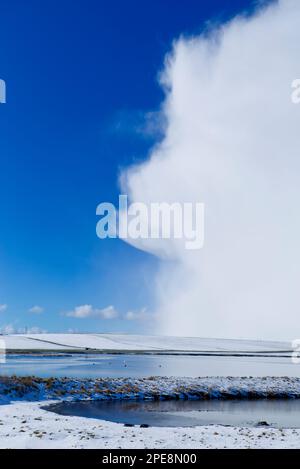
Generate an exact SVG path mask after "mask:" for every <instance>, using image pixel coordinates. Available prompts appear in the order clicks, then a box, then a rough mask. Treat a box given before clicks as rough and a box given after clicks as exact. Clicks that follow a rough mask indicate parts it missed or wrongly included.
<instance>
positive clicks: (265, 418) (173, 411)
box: [44, 399, 300, 428]
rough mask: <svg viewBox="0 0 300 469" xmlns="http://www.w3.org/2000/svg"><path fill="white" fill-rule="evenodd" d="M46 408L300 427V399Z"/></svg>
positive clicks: (143, 420)
mask: <svg viewBox="0 0 300 469" xmlns="http://www.w3.org/2000/svg"><path fill="white" fill-rule="evenodd" d="M44 409H46V410H48V411H51V412H55V413H58V414H60V415H72V416H80V417H88V418H96V419H101V420H108V421H111V422H116V423H123V424H127V425H143V426H154V427H192V426H198V425H211V424H219V425H232V426H242V427H253V426H264V425H266V424H268V425H271V426H272V427H276V428H299V427H300V399H299V400H274V401H271V400H257V401H246V400H240V401H221V400H213V401H176V400H174V401H154V402H152V401H151V402H149V401H147V402H141V401H116V402H103V401H80V402H60V403H57V404H52V405H50V406H45V407H44Z"/></svg>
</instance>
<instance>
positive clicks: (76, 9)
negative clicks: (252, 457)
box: [0, 0, 253, 332]
mask: <svg viewBox="0 0 300 469" xmlns="http://www.w3.org/2000/svg"><path fill="white" fill-rule="evenodd" d="M0 4H1V18H2V21H1V29H0V78H1V79H4V80H5V82H6V85H7V103H6V104H5V105H3V104H1V105H0V305H2V307H1V306H0V328H1V327H3V326H5V325H7V324H11V325H12V326H13V327H14V328H15V329H19V328H24V327H28V328H31V327H34V326H37V327H40V328H42V329H46V330H48V331H49V332H52V331H53V332H54V331H66V330H69V329H74V330H78V331H95V332H102V331H103V332H108V331H124V332H138V331H144V330H145V329H147V327H148V326H147V324H145V323H143V322H142V321H137V320H134V319H133V320H126V319H124V315H125V314H126V312H128V311H135V312H138V311H140V310H141V309H143V308H147V310H149V311H151V310H152V308H153V307H154V299H153V297H152V295H151V291H152V288H151V285H152V284H151V282H152V278H153V274H154V272H155V270H156V269H158V267H159V266H158V261H157V260H156V259H155V258H154V257H152V256H150V255H149V254H146V253H144V252H141V251H138V250H136V249H134V248H133V247H131V246H129V245H127V244H125V243H123V242H122V241H120V240H99V239H98V238H97V237H96V234H95V227H96V222H97V219H96V215H95V210H96V206H97V205H98V204H99V203H100V202H102V201H110V202H113V203H116V202H117V197H118V194H119V188H118V174H119V172H120V170H121V169H122V168H124V167H126V166H128V165H130V164H132V163H134V162H137V161H143V160H144V159H145V158H146V157H147V153H148V151H149V148H151V146H152V145H153V144H154V142H155V139H156V138H158V135H149V134H148V133H143V132H141V128H143V125H144V117H143V116H145V115H146V114H147V112H151V111H155V110H156V109H158V107H159V104H160V103H161V101H162V99H163V94H162V91H161V89H160V88H159V85H158V83H157V74H158V72H159V70H160V69H161V67H162V64H163V60H164V56H165V54H166V52H168V51H169V50H170V47H171V44H172V41H173V40H174V39H176V38H177V37H178V36H179V35H180V34H194V33H200V32H201V29H202V28H203V25H204V24H205V22H206V21H207V20H214V21H224V20H226V19H228V18H230V17H231V16H232V15H234V14H236V13H238V12H240V11H243V10H245V9H246V10H247V9H249V8H251V6H252V5H253V2H252V1H250V0H239V1H238V0H230V1H225V0H223V1H217V0H210V1H207V2H204V1H199V0H198V1H196V0H195V1H194V0H187V1H185V2H184V1H179V0H160V1H158V0H151V1H148V0H144V1H142V2H141V1H135V0H129V1H124V0H122V1H121V0H117V1H111V2H108V1H102V0H85V1H83V0H60V1H58V0H51V1H49V0H44V1H43V2H40V1H39V0H27V1H26V2H25V1H24V0H0ZM3 305H7V307H4V306H3ZM79 305H93V308H94V309H95V311H96V312H97V311H98V310H101V309H102V308H106V307H107V306H109V305H113V306H114V308H115V309H116V310H117V311H118V313H119V317H114V318H112V319H103V318H101V317H96V316H97V314H95V315H94V317H93V315H92V316H91V317H86V318H84V319H82V318H81V319H79V318H76V317H72V316H71V315H70V316H66V315H63V314H62V313H63V312H67V311H72V310H74V308H75V307H76V306H79ZM33 306H40V307H41V308H43V312H39V314H37V312H29V309H31V308H32V307H33ZM1 310H2V311H1ZM98 316H101V314H99V315H98Z"/></svg>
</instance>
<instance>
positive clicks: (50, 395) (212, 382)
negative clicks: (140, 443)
mask: <svg viewBox="0 0 300 469" xmlns="http://www.w3.org/2000/svg"><path fill="white" fill-rule="evenodd" d="M0 396H1V397H0V403H1V402H2V403H7V402H10V401H14V400H27V401H36V400H38V401H42V400H49V399H60V400H61V399H76V400H83V399H98V400H114V399H119V400H121V399H126V400H130V399H132V400H164V399H199V400H201V399H206V400H208V399H224V400H225V399H248V400H249V399H298V398H300V378H290V377H261V378H257V377H256V378H253V377H201V378H179V377H159V376H156V377H155V376H152V377H148V378H96V379H92V378H81V379H75V378H55V377H52V378H39V377H35V376H25V377H17V376H10V377H6V376H2V377H0Z"/></svg>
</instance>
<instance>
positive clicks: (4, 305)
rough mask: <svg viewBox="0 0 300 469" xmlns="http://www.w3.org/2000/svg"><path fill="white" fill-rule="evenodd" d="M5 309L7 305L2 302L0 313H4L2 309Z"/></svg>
mask: <svg viewBox="0 0 300 469" xmlns="http://www.w3.org/2000/svg"><path fill="white" fill-rule="evenodd" d="M6 310H7V305H6V304H3V305H0V313H4V311H6Z"/></svg>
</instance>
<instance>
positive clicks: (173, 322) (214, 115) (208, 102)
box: [121, 0, 300, 339]
mask: <svg viewBox="0 0 300 469" xmlns="http://www.w3.org/2000/svg"><path fill="white" fill-rule="evenodd" d="M297 44H300V2H299V1H298V0H281V1H279V2H278V3H277V2H276V3H274V4H273V5H272V6H270V7H268V8H266V9H264V10H262V11H260V12H259V13H258V14H257V15H255V16H252V17H239V18H236V19H234V20H233V21H231V22H230V23H229V24H227V25H224V26H222V27H220V28H219V29H217V30H215V31H211V32H210V33H207V32H206V34H203V35H201V36H198V37H193V38H190V39H189V38H180V39H179V40H178V41H177V42H176V44H175V45H174V49H173V51H172V53H171V54H170V55H169V56H168V57H167V59H166V62H165V68H164V71H163V73H162V75H161V83H162V86H163V87H164V90H165V94H166V98H165V101H164V103H163V106H162V114H163V117H164V119H163V120H165V121H166V122H167V128H166V131H165V135H164V138H163V140H162V141H161V142H160V143H159V144H158V145H156V146H155V147H154V149H153V151H152V154H151V155H150V158H149V160H148V161H146V162H145V163H144V164H142V165H140V166H135V167H133V168H131V169H130V170H129V171H128V172H127V173H123V174H122V176H121V184H122V190H123V191H124V192H123V193H127V194H129V195H130V198H131V201H132V202H144V203H150V202H151V201H156V202H164V201H166V202H172V201H179V202H180V201H182V202H186V201H189V202H203V203H204V204H205V207H206V218H205V243H204V248H203V249H202V250H199V251H192V252H188V251H186V250H185V249H184V246H183V244H182V243H181V242H180V241H178V242H177V241H176V242H174V241H172V240H143V241H142V242H140V243H138V242H137V243H136V244H137V247H138V248H140V249H144V250H146V251H149V252H152V253H154V254H157V255H160V254H162V257H165V256H168V257H170V258H171V259H173V260H175V261H176V262H172V263H167V262H163V261H162V262H161V269H160V271H159V273H158V275H157V277H156V278H155V281H154V296H155V298H156V299H157V307H156V312H157V313H158V317H159V321H158V331H159V332H160V333H163V334H172V335H193V336H197V335H200V336H211V337H216V336H217V337H222V336H224V337H237V336H240V337H242V336H243V337H265V338H284V339H291V338H293V337H294V335H295V331H297V330H298V326H299V311H300V297H299V285H298V284H299V278H300V249H299V239H300V218H299V200H300V185H299V174H300V158H299V148H300V131H299V125H300V120H299V118H300V105H294V104H292V103H291V92H292V90H291V83H292V81H293V80H294V79H295V78H298V77H299V75H300V60H299V47H297V46H296V45H297Z"/></svg>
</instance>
